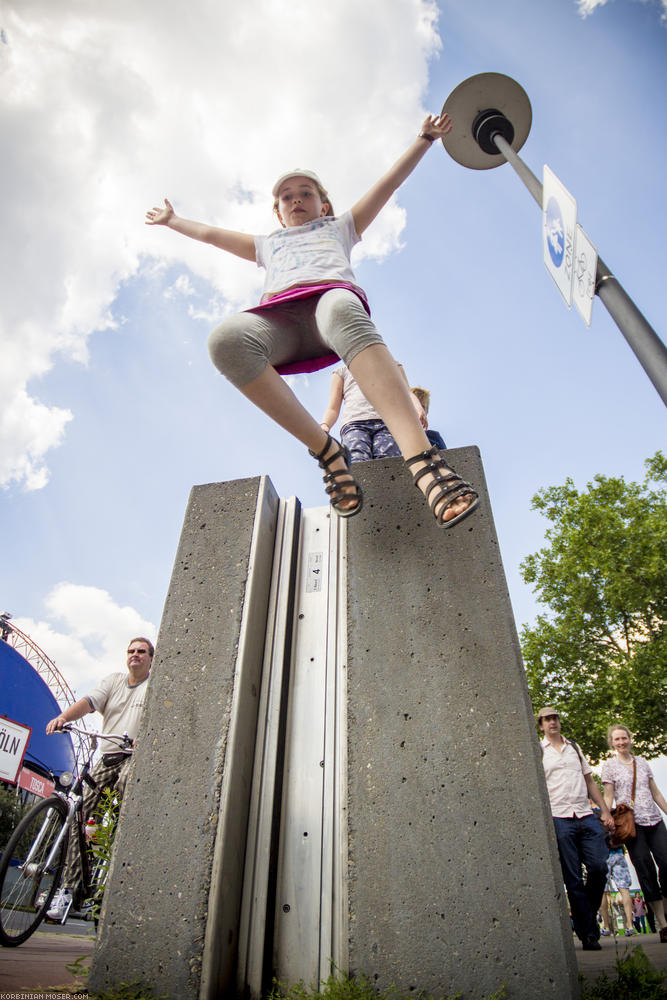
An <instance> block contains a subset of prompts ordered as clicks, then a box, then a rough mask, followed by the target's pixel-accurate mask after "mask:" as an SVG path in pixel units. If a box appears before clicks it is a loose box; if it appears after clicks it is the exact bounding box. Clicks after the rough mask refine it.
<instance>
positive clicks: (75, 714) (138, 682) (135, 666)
mask: <svg viewBox="0 0 667 1000" xmlns="http://www.w3.org/2000/svg"><path fill="white" fill-rule="evenodd" d="M153 653H154V648H153V643H152V642H151V641H150V640H149V639H146V638H144V637H143V636H140V637H139V638H135V639H131V640H130V643H129V645H128V648H127V673H126V672H124V671H118V672H116V673H113V674H107V676H106V677H104V678H103V679H102V680H101V681H100V683H99V684H98V685H97V687H95V688H93V690H92V691H90V692H89V693H88V694H87V695H85V696H84V697H83V698H80V699H79V701H77V702H75V703H74V704H73V705H70V706H69V707H68V708H66V709H65V710H64V712H61V714H60V715H57V716H56V717H55V719H51V721H50V722H49V723H48V725H47V727H46V731H47V733H49V734H51V733H55V732H57V731H58V730H61V729H62V728H63V726H64V725H66V724H67V723H68V722H76V721H77V720H78V719H82V718H83V716H84V715H88V714H89V713H90V712H100V714H101V715H102V717H103V720H104V721H103V728H104V729H105V731H106V732H114V733H127V734H128V735H129V736H130V737H131V738H132V739H133V740H134V739H136V737H137V734H138V731H139V725H140V722H141V714H142V710H143V707H144V701H145V698H146V689H147V681H148V676H149V673H150V669H151V664H152V662H153ZM100 747H101V750H102V756H101V757H100V759H99V760H98V761H97V763H96V764H95V766H94V767H93V769H92V771H91V772H90V776H91V778H92V779H93V780H94V782H95V785H96V787H95V788H90V787H89V786H88V785H86V787H85V791H84V797H83V818H84V822H85V821H86V820H87V819H88V817H90V816H92V815H93V814H94V812H95V809H96V808H97V805H98V803H99V801H100V798H101V797H102V794H103V792H104V790H105V789H107V788H113V789H115V790H116V792H117V793H118V795H119V797H120V796H122V794H123V792H124V790H125V783H126V781H127V771H128V767H129V762H130V759H131V758H130V756H129V754H127V753H125V752H123V751H118V749H117V748H116V747H115V746H114V745H113V744H112V743H107V742H106V741H104V740H102V741H101V743H100ZM74 840H75V838H73V837H72V838H71V839H70V844H69V848H68V851H67V861H66V864H65V869H64V871H63V877H62V882H61V887H60V888H59V889H58V891H57V892H56V894H55V896H54V897H53V902H52V904H51V907H50V909H49V911H48V913H47V916H48V917H49V918H50V919H51V920H61V921H62V920H63V919H64V917H65V916H66V914H67V913H68V912H69V910H70V907H71V906H72V905H73V904H76V905H80V903H82V902H83V901H82V900H80V899H78V896H79V895H80V891H81V869H80V866H79V863H78V856H77V851H76V845H75V843H74Z"/></svg>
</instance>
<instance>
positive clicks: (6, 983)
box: [0, 922, 667, 1000]
mask: <svg viewBox="0 0 667 1000" xmlns="http://www.w3.org/2000/svg"><path fill="white" fill-rule="evenodd" d="M77 923H78V922H77ZM71 930H79V928H71V925H70V924H68V925H67V926H66V927H63V928H49V929H48V930H45V931H42V930H40V931H37V933H36V934H34V935H33V936H32V937H31V938H30V939H29V940H28V941H26V943H25V944H23V945H21V946H20V947H19V948H0V1000H2V998H3V995H4V994H7V993H15V992H16V991H18V990H35V991H36V990H46V991H52V992H55V991H57V990H58V989H62V990H66V989H67V990H71V991H77V990H81V994H80V995H81V996H86V993H85V989H86V977H85V976H84V977H77V976H76V975H75V974H74V973H72V972H70V971H68V969H67V965H71V963H72V962H74V961H75V960H76V959H78V958H81V957H82V956H84V957H85V964H86V965H87V964H88V963H89V960H90V955H91V954H92V951H93V948H94V946H95V938H94V937H93V936H91V929H90V927H89V926H88V928H87V927H86V925H85V924H83V925H82V926H81V928H80V930H81V931H82V933H71ZM600 943H601V945H602V950H601V951H582V950H581V946H580V945H579V943H578V942H577V944H576V945H575V954H576V957H577V964H578V966H579V971H580V972H581V974H582V975H583V976H584V978H585V980H586V982H588V983H592V982H595V980H596V979H597V978H598V976H600V975H601V974H602V973H603V972H604V973H606V974H607V976H609V978H610V979H612V980H613V979H615V975H616V960H617V958H623V957H624V956H625V955H627V954H628V951H629V950H631V949H633V948H636V947H637V945H641V946H642V948H643V949H644V951H645V952H646V955H647V956H648V959H649V961H650V962H651V964H652V965H653V966H654V968H656V969H661V970H663V971H664V972H667V944H661V943H660V939H659V938H658V935H657V934H638V935H636V936H635V937H630V938H626V937H618V938H602V939H601V942H600ZM666 993H667V990H666ZM74 996H76V992H75V993H74ZM628 1000H630V998H628Z"/></svg>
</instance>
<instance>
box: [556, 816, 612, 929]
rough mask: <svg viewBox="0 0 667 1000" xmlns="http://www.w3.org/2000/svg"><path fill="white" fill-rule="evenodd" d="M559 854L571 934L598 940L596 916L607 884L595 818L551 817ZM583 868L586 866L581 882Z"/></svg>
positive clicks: (606, 852)
mask: <svg viewBox="0 0 667 1000" xmlns="http://www.w3.org/2000/svg"><path fill="white" fill-rule="evenodd" d="M553 820H554V827H555V830H556V840H557V841H558V855H559V857H560V866H561V870H562V872H563V881H564V882H565V888H566V889H567V897H568V899H569V901H570V910H571V911H572V924H573V926H574V933H575V934H576V935H577V937H578V938H579V939H580V940H581V941H586V940H587V939H588V938H595V939H596V940H597V939H598V938H599V937H600V930H599V927H598V921H597V913H598V910H599V909H600V904H601V902H602V894H603V893H604V887H605V884H606V881H607V858H608V856H609V848H608V847H607V845H606V843H605V839H604V835H603V833H602V827H601V826H600V822H599V820H598V819H596V817H595V816H582V817H581V818H580V819H577V817H576V816H573V817H572V818H568V819H562V818H561V817H559V816H554V818H553ZM582 865H586V881H585V882H584V877H583V871H582Z"/></svg>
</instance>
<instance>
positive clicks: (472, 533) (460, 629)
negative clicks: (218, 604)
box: [347, 448, 579, 1000]
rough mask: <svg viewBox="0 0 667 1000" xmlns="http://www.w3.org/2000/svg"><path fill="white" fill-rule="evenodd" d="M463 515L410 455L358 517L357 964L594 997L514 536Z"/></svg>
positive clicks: (477, 472)
mask: <svg viewBox="0 0 667 1000" xmlns="http://www.w3.org/2000/svg"><path fill="white" fill-rule="evenodd" d="M448 458H449V460H450V461H451V463H452V465H453V466H454V467H455V468H456V470H457V471H458V472H459V473H460V474H461V475H462V476H464V477H465V478H466V479H468V480H469V481H470V482H472V483H474V484H475V486H476V488H477V489H478V490H479V492H480V494H481V496H482V501H481V503H480V507H479V509H478V510H477V512H476V513H474V514H473V515H471V516H470V517H469V518H468V519H466V520H465V521H464V522H463V523H461V524H460V525H458V526H457V527H455V528H452V529H441V528H438V527H437V526H436V525H435V522H434V521H432V519H431V518H430V517H429V515H428V512H427V510H426V507H425V505H424V503H423V500H422V499H421V497H420V496H419V494H418V493H417V490H416V489H415V488H414V487H412V486H411V485H410V479H409V476H408V474H407V471H406V470H405V468H404V467H403V465H402V463H401V462H400V460H398V459H391V460H388V461H384V462H372V463H370V462H369V463H366V464H365V465H364V466H363V471H362V474H361V481H362V485H363V488H364V493H365V496H366V498H367V501H366V507H365V508H364V511H362V513H361V515H359V516H357V517H356V518H354V519H353V521H352V522H350V526H349V531H348V565H347V578H348V643H349V659H348V667H347V674H348V678H347V689H348V690H347V714H348V803H347V806H348V843H349V862H348V863H349V882H348V901H349V916H350V923H349V967H350V969H352V970H358V971H361V972H364V973H365V974H366V975H368V976H370V978H371V979H372V980H373V981H374V982H376V984H377V986H378V987H380V988H383V987H387V986H390V985H391V984H392V983H393V984H395V985H396V987H397V988H398V989H399V990H401V991H404V992H405V993H406V994H407V993H408V992H409V991H412V990H424V991H425V992H426V993H427V994H432V995H435V996H438V995H442V994H446V995H448V994H451V993H455V992H456V991H457V990H460V991H461V993H462V996H464V997H468V996H480V995H483V994H486V993H490V992H491V991H493V990H496V989H498V987H499V986H500V985H501V984H505V986H506V988H507V996H508V998H516V1000H533V998H535V1000H538V998H539V1000H544V998H545V997H553V998H554V1000H565V998H570V997H577V996H578V995H579V989H578V984H577V969H576V964H575V957H574V949H573V944H572V932H571V929H570V926H569V919H568V917H567V911H566V907H565V903H564V899H563V888H562V878H561V873H560V866H559V863H558V858H557V853H556V848H555V841H554V836H553V824H552V820H551V813H550V810H549V808H548V801H547V798H546V788H545V784H544V774H543V769H542V763H541V758H540V754H539V748H538V745H537V739H536V735H535V725H534V720H533V714H532V709H531V705H530V700H529V697H528V691H527V686H526V681H525V676H524V671H523V666H522V661H521V656H520V650H519V644H518V640H517V635H516V630H515V625H514V619H513V615H512V609H511V604H510V600H509V595H508V592H507V584H506V581H505V575H504V571H503V568H502V562H501V558H500V552H499V549H498V540H497V537H496V533H495V529H494V525H493V518H492V514H491V510H490V506H489V500H488V494H487V491H486V488H485V482H484V471H483V468H482V464H481V461H480V458H479V453H478V451H477V449H476V448H461V449H452V450H450V451H449V452H448Z"/></svg>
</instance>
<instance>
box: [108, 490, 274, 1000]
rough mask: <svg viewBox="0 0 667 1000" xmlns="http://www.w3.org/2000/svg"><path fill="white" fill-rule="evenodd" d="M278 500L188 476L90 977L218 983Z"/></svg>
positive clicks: (232, 907) (232, 925)
mask: <svg viewBox="0 0 667 1000" xmlns="http://www.w3.org/2000/svg"><path fill="white" fill-rule="evenodd" d="M277 502H278V501H277V497H276V495H275V493H274V491H273V489H272V487H271V485H270V483H268V481H267V480H266V479H247V480H238V481H235V482H232V483H217V484H212V485H210V486H198V487H195V488H194V489H193V490H192V493H191V496H190V501H189V504H188V508H187V512H186V516H185V522H184V525H183V531H182V535H181V539H180V542H179V547H178V552H177V555H176V560H175V565H174V570H173V575H172V579H171V584H170V587H169V592H168V595H167V600H166V603H165V609H164V614H163V618H162V624H161V627H160V634H159V637H158V642H157V649H156V658H155V664H154V667H153V677H152V679H151V684H150V687H149V692H148V696H147V703H146V708H145V716H144V720H143V725H142V732H141V738H140V740H139V745H138V749H137V752H136V754H135V757H134V760H133V764H132V767H133V770H132V773H131V776H130V781H129V783H128V790H127V793H126V796H125V800H124V802H123V810H122V816H121V823H120V827H119V831H118V837H117V843H116V847H115V851H114V859H113V863H112V867H111V870H110V875H109V882H108V885H107V891H106V893H105V897H104V903H103V908H102V919H101V924H100V931H99V942H98V946H97V949H96V952H95V958H94V961H93V968H92V973H91V981H90V982H91V989H92V990H94V991H97V992H103V991H104V989H107V988H110V987H111V986H113V985H114V984H115V985H117V984H118V983H121V982H130V983H134V982H141V983H145V984H149V985H150V986H151V987H152V988H153V989H154V991H155V994H156V995H157V996H164V995H166V996H169V997H174V998H178V1000H188V998H195V997H199V996H200V993H202V992H203V993H205V992H206V991H207V990H208V991H209V992H211V994H212V995H216V992H215V991H216V983H217V982H218V981H225V979H226V978H229V976H230V974H231V973H230V968H229V965H230V963H231V962H232V961H233V956H234V954H235V945H236V941H235V938H236V933H237V926H238V909H239V906H240V892H241V877H242V871H243V856H244V851H245V835H246V817H247V809H248V798H249V785H250V777H251V771H252V757H253V753H254V743H255V733H254V726H255V723H256V714H257V702H258V691H259V679H260V671H261V662H262V653H263V645H264V629H265V616H266V604H267V592H268V585H269V578H270V571H271V563H272V554H273V543H274V531H275V514H276V510H277ZM232 762H233V763H232ZM214 872H215V873H216V874H215V877H214V875H213V873H214Z"/></svg>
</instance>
